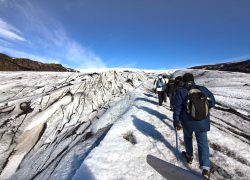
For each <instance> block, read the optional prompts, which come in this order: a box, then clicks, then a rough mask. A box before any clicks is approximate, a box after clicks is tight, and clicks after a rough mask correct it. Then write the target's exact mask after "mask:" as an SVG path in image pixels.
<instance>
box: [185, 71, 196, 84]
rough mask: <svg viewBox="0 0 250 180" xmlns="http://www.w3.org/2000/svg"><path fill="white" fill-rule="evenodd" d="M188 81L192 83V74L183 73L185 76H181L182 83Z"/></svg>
mask: <svg viewBox="0 0 250 180" xmlns="http://www.w3.org/2000/svg"><path fill="white" fill-rule="evenodd" d="M190 81H194V76H193V74H191V73H185V74H184V75H183V82H184V83H187V82H190Z"/></svg>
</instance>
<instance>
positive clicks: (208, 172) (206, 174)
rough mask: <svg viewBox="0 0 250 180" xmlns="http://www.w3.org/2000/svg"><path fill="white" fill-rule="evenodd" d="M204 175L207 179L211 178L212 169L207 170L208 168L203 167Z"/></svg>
mask: <svg viewBox="0 0 250 180" xmlns="http://www.w3.org/2000/svg"><path fill="white" fill-rule="evenodd" d="M202 176H203V177H204V178H205V179H210V171H209V170H207V169H203V170H202Z"/></svg>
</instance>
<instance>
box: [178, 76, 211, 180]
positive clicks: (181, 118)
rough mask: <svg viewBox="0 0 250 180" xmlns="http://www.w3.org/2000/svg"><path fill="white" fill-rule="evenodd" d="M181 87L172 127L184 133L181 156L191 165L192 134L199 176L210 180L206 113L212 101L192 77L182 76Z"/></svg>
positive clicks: (208, 117)
mask: <svg viewBox="0 0 250 180" xmlns="http://www.w3.org/2000/svg"><path fill="white" fill-rule="evenodd" d="M183 83H184V85H183V87H182V88H180V89H178V90H177V92H176V95H175V97H174V114H173V119H174V122H173V125H174V128H175V129H177V130H180V129H183V134H184V145H185V149H186V151H183V152H182V156H183V157H184V158H185V159H186V161H187V162H188V163H190V164H191V163H192V161H193V143H192V137H193V136H192V135H193V132H194V133H195V136H196V141H197V146H198V156H199V163H200V167H201V169H202V176H203V177H205V178H206V179H209V178H210V161H209V146H208V139H207V131H209V130H210V114H209V109H210V108H212V107H214V106H215V99H214V96H213V94H212V93H211V92H210V91H209V90H208V89H207V88H206V87H204V86H198V85H196V84H195V82H194V76H193V74H191V73H186V74H184V75H183Z"/></svg>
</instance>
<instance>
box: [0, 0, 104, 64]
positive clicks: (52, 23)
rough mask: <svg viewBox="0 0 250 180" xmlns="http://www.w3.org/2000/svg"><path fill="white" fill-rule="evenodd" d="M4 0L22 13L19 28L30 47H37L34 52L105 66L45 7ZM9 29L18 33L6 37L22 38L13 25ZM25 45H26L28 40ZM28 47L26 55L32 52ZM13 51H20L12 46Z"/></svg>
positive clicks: (61, 59) (26, 1)
mask: <svg viewBox="0 0 250 180" xmlns="http://www.w3.org/2000/svg"><path fill="white" fill-rule="evenodd" d="M0 1H1V0H0ZM7 2H8V4H9V6H12V8H14V9H15V10H16V13H17V14H19V15H20V16H21V18H20V19H22V23H23V26H22V30H23V31H22V32H25V33H26V35H27V37H28V39H29V43H30V44H29V46H30V49H29V50H31V49H32V50H36V52H37V51H38V52H40V53H41V52H43V54H42V55H41V56H46V57H53V58H54V57H56V58H57V59H60V63H66V64H71V67H79V68H104V67H105V64H104V62H103V61H102V59H101V58H100V57H99V56H98V55H96V54H95V53H94V52H93V51H92V50H90V49H89V48H86V47H84V46H82V45H81V43H80V42H77V41H76V40H74V39H72V38H71V37H70V36H69V35H68V34H67V32H66V31H65V29H64V27H63V26H62V25H61V23H60V22H59V21H57V20H56V19H55V18H53V17H51V16H50V15H49V12H46V10H45V9H42V8H41V7H39V6H36V4H34V2H33V1H28V0H20V1H13V0H8V1H5V3H7ZM9 27H12V26H9ZM27 27H28V28H27ZM5 29H6V28H5ZM11 32H16V33H15V34H16V35H18V36H14V35H13V34H9V37H12V38H13V39H19V40H21V38H23V37H21V36H20V35H19V33H18V31H17V30H16V29H15V28H13V27H12V31H11ZM0 33H1V32H0ZM5 34H6V33H5ZM11 35H12V36H11ZM6 36H7V35H6ZM23 39H24V38H23ZM24 40H25V39H24ZM2 46H3V45H2ZM26 46H28V45H27V43H26ZM18 49H20V48H18ZM8 50H10V49H8ZM29 50H25V54H26V55H27V54H29V52H31V51H29ZM13 51H15V52H20V51H19V50H18V51H17V50H15V49H13ZM44 53H46V55H44ZM18 54H20V53H18ZM31 56H32V55H31ZM47 59H51V58H47Z"/></svg>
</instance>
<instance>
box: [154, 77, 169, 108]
mask: <svg viewBox="0 0 250 180" xmlns="http://www.w3.org/2000/svg"><path fill="white" fill-rule="evenodd" d="M154 90H155V93H157V94H158V99H159V106H162V103H163V101H164V102H167V98H166V80H165V79H164V78H163V76H162V75H161V74H160V75H159V76H158V78H157V79H156V80H155V81H154Z"/></svg>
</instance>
